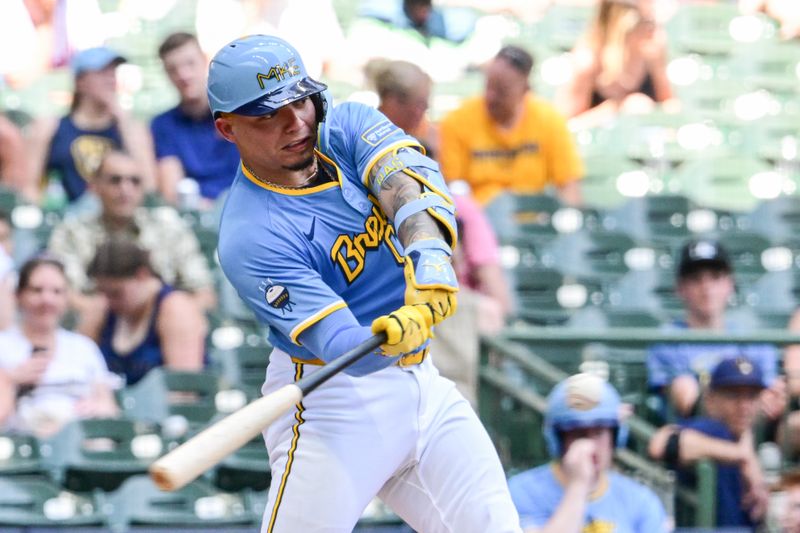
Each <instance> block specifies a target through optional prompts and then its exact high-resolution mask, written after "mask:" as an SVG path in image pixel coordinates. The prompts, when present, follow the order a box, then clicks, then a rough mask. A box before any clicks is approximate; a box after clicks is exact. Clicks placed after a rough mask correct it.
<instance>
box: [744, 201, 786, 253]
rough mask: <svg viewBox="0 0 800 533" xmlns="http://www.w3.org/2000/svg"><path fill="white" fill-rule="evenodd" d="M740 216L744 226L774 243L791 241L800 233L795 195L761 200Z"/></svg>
mask: <svg viewBox="0 0 800 533" xmlns="http://www.w3.org/2000/svg"><path fill="white" fill-rule="evenodd" d="M740 218H741V225H742V226H743V227H744V228H746V229H747V230H749V231H752V232H755V233H757V234H758V235H760V236H761V237H763V238H766V239H769V241H770V242H772V243H775V244H782V243H786V242H791V241H793V240H794V239H796V238H797V236H798V235H800V202H798V199H797V197H795V196H780V197H778V198H774V199H771V200H765V201H762V202H760V203H759V204H758V205H757V206H756V207H755V209H753V210H752V211H750V212H749V213H746V214H744V215H742V216H741V217H740Z"/></svg>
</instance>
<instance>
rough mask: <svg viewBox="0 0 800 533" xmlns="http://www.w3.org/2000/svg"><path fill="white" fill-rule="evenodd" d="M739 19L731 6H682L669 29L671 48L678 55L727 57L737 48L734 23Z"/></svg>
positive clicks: (736, 10) (734, 8) (737, 12)
mask: <svg viewBox="0 0 800 533" xmlns="http://www.w3.org/2000/svg"><path fill="white" fill-rule="evenodd" d="M738 15H739V10H738V8H737V7H736V6H735V5H731V4H716V3H714V4H712V3H696V4H694V3H692V4H686V3H684V4H680V8H679V9H678V11H677V12H676V13H675V15H674V16H673V17H672V18H671V19H670V20H669V21H668V23H667V26H666V29H667V33H668V35H669V44H670V47H671V48H672V50H673V52H674V53H677V54H688V53H696V54H700V55H707V56H727V55H728V54H729V53H730V52H731V48H732V46H733V44H735V41H734V40H733V37H732V36H731V33H730V23H731V21H732V20H733V19H734V18H735V17H737V16H738Z"/></svg>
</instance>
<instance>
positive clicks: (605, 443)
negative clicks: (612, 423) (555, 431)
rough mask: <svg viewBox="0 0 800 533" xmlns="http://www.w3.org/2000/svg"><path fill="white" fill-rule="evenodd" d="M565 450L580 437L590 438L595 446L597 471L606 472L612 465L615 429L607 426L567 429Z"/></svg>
mask: <svg viewBox="0 0 800 533" xmlns="http://www.w3.org/2000/svg"><path fill="white" fill-rule="evenodd" d="M563 435H564V452H565V453H566V450H568V449H569V447H570V445H571V444H572V443H573V442H575V441H576V440H578V439H588V440H591V441H592V442H593V443H594V446H595V457H594V462H595V467H596V470H597V472H605V471H606V470H608V469H609V468H610V467H611V459H612V455H613V453H614V443H613V440H614V438H613V437H614V431H613V430H612V429H611V428H607V427H588V428H577V429H572V430H569V431H565V432H564V433H563Z"/></svg>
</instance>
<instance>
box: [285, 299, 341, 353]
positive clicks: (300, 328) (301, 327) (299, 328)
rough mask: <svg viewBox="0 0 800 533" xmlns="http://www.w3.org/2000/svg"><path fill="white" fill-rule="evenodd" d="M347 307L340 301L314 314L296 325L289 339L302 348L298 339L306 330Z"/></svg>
mask: <svg viewBox="0 0 800 533" xmlns="http://www.w3.org/2000/svg"><path fill="white" fill-rule="evenodd" d="M345 307H347V304H346V303H344V302H343V301H341V300H339V301H338V302H333V303H332V304H330V305H328V306H327V307H324V308H323V309H322V310H321V311H319V312H317V313H314V314H313V315H311V316H310V317H308V318H306V319H305V320H303V321H302V322H300V323H299V324H298V325H296V326H295V327H294V329H292V331H291V332H289V339H291V341H292V342H293V343H294V344H296V345H298V346H302V344H300V343H299V342H297V337H299V336H300V334H301V333H303V332H304V331H305V330H307V329H308V328H310V327H311V326H313V325H314V324H316V323H317V322H319V321H320V320H322V319H323V318H325V317H326V316H328V315H329V314H331V313H333V312H334V311H338V310H339V309H344V308H345Z"/></svg>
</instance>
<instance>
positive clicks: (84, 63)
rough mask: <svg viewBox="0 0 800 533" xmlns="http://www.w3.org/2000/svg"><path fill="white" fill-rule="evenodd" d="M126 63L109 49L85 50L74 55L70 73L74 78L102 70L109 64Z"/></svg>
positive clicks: (98, 47) (102, 47)
mask: <svg viewBox="0 0 800 533" xmlns="http://www.w3.org/2000/svg"><path fill="white" fill-rule="evenodd" d="M127 61H128V60H127V59H125V57H123V56H122V55H120V54H118V53H117V52H115V51H114V50H112V49H111V48H108V47H105V46H97V47H95V48H87V49H86V50H82V51H80V52H78V53H77V54H75V56H74V57H73V58H72V71H73V72H74V73H75V75H76V76H80V75H81V74H83V73H84V72H96V71H98V70H103V69H104V68H106V67H107V66H109V65H111V64H114V65H119V64H120V63H125V62H127Z"/></svg>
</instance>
